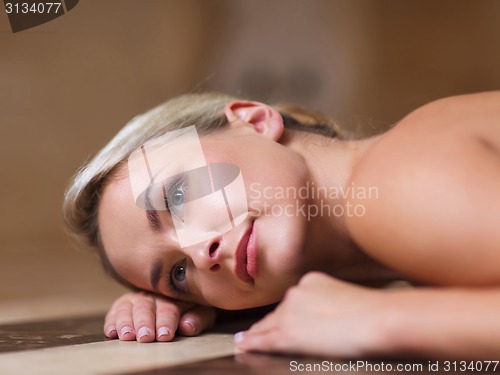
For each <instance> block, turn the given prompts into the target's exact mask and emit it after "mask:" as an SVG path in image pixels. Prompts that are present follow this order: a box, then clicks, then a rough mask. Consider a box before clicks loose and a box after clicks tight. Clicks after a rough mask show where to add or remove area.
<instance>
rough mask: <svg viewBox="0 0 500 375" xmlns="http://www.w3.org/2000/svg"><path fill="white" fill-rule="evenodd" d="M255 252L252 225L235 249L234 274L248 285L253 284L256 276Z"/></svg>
mask: <svg viewBox="0 0 500 375" xmlns="http://www.w3.org/2000/svg"><path fill="white" fill-rule="evenodd" d="M256 253H257V251H256V241H255V233H254V230H253V222H252V225H250V226H249V227H248V229H247V230H246V231H245V233H244V234H243V236H242V237H241V239H240V242H239V243H238V247H237V248H236V254H235V259H236V269H235V273H236V276H238V278H239V279H241V280H242V281H244V282H245V283H248V284H253V283H254V279H253V277H255V275H256V274H257V254H256Z"/></svg>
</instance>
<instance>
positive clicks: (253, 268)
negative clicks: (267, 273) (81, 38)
mask: <svg viewBox="0 0 500 375" xmlns="http://www.w3.org/2000/svg"><path fill="white" fill-rule="evenodd" d="M247 272H248V274H249V275H250V277H251V278H252V280H254V281H255V277H256V276H257V272H258V268H257V236H256V233H255V228H254V223H253V222H252V226H251V232H250V236H249V237H248V243H247Z"/></svg>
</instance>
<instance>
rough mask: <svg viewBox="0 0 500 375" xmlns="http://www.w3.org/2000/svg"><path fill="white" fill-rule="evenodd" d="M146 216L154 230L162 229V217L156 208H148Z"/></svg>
mask: <svg viewBox="0 0 500 375" xmlns="http://www.w3.org/2000/svg"><path fill="white" fill-rule="evenodd" d="M146 218H147V219H148V223H149V226H150V227H151V229H152V230H153V231H155V232H158V231H159V230H160V229H161V224H160V217H159V216H158V212H157V211H156V210H146Z"/></svg>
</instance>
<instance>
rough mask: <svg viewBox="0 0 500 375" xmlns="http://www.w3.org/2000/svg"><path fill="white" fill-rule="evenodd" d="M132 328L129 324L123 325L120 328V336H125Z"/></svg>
mask: <svg viewBox="0 0 500 375" xmlns="http://www.w3.org/2000/svg"><path fill="white" fill-rule="evenodd" d="M132 332H133V330H132V328H130V327H129V326H125V327H123V328H122V329H121V331H120V333H121V334H122V336H125V335H126V334H127V333H132Z"/></svg>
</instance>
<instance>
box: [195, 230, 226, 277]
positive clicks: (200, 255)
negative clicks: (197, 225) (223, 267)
mask: <svg viewBox="0 0 500 375" xmlns="http://www.w3.org/2000/svg"><path fill="white" fill-rule="evenodd" d="M193 250H194V254H192V258H193V262H194V265H195V266H196V267H197V268H199V269H207V270H209V271H212V272H217V271H218V270H219V269H220V261H221V260H220V239H218V238H215V239H212V240H210V241H208V242H204V243H201V244H199V245H198V246H195V247H194V249H193Z"/></svg>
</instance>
